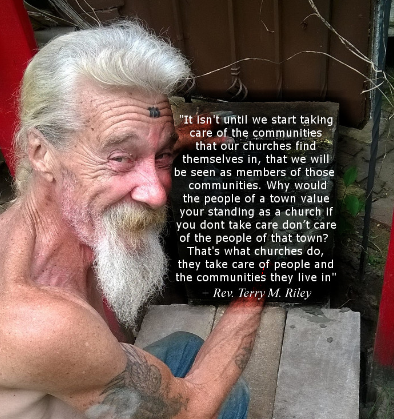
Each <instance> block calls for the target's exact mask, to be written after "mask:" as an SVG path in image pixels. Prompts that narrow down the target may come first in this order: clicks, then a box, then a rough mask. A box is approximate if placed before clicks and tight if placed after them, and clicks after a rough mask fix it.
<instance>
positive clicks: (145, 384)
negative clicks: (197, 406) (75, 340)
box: [85, 345, 188, 419]
mask: <svg viewBox="0 0 394 419" xmlns="http://www.w3.org/2000/svg"><path fill="white" fill-rule="evenodd" d="M122 347H123V350H124V351H125V352H126V355H127V363H126V368H125V369H124V371H123V372H122V373H120V374H119V375H118V376H116V377H114V378H113V379H112V380H111V381H110V382H109V383H108V385H107V386H106V388H105V389H104V391H103V392H102V395H103V396H104V399H103V401H102V402H101V403H100V404H98V405H95V406H92V407H91V408H89V409H88V410H87V411H86V412H85V414H86V416H87V417H88V418H89V419H131V418H138V419H153V418H155V419H156V418H157V419H170V418H172V417H174V416H175V415H177V414H178V413H179V412H180V410H181V409H182V408H184V409H186V406H187V402H188V400H187V399H185V398H184V397H183V396H182V395H181V394H178V395H177V396H175V397H169V395H168V389H166V388H165V386H162V377H161V373H160V370H159V369H158V368H157V367H156V366H155V365H150V364H149V363H148V361H147V359H146V358H145V356H144V354H143V353H142V352H141V351H138V350H135V349H134V348H133V347H131V346H130V345H122Z"/></svg>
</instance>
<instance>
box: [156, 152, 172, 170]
mask: <svg viewBox="0 0 394 419" xmlns="http://www.w3.org/2000/svg"><path fill="white" fill-rule="evenodd" d="M173 161H174V154H173V153H170V152H168V153H161V154H159V155H158V156H156V164H157V165H158V166H159V167H168V166H171V165H172V162H173Z"/></svg>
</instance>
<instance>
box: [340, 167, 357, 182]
mask: <svg viewBox="0 0 394 419" xmlns="http://www.w3.org/2000/svg"><path fill="white" fill-rule="evenodd" d="M357 174H358V169H357V167H356V166H351V167H349V169H347V170H346V172H345V173H344V175H343V183H344V184H345V186H346V187H348V186H349V185H351V184H352V183H354V182H355V181H356V179H357Z"/></svg>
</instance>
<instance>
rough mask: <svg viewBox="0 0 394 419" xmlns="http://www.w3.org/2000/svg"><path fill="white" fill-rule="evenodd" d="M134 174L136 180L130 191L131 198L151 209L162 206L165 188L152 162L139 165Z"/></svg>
mask: <svg viewBox="0 0 394 419" xmlns="http://www.w3.org/2000/svg"><path fill="white" fill-rule="evenodd" d="M136 175H137V176H138V180H137V184H136V185H135V186H134V188H133V189H132V191H131V198H132V199H133V200H134V201H137V202H140V203H143V204H146V205H148V206H149V207H151V208H153V209H157V208H160V207H162V206H164V205H165V204H166V203H167V190H166V188H165V185H164V184H163V182H162V180H161V179H160V177H159V176H158V173H157V171H156V167H155V165H154V163H153V164H146V165H144V166H143V167H140V168H139V170H138V174H136Z"/></svg>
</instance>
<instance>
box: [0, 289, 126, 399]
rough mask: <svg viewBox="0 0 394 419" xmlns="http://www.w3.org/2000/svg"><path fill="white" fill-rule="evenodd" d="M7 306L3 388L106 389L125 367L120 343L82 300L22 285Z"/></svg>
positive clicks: (7, 296)
mask: <svg viewBox="0 0 394 419" xmlns="http://www.w3.org/2000/svg"><path fill="white" fill-rule="evenodd" d="M1 300H2V301H1V305H0V319H1V320H0V353H2V355H3V356H1V357H0V359H1V360H0V369H1V371H2V373H3V374H2V378H1V380H2V381H1V382H0V385H2V386H4V387H16V388H26V389H34V390H39V391H44V392H47V393H50V394H55V393H57V392H59V393H64V392H66V391H67V388H70V389H71V388H72V391H78V390H82V389H84V388H89V387H91V386H97V385H102V384H105V383H106V382H107V381H108V379H109V378H110V377H113V376H114V375H116V374H117V373H119V371H121V370H122V368H123V367H124V363H125V357H124V352H123V350H122V348H121V346H120V345H119V344H118V342H117V340H116V338H115V337H114V336H113V335H112V333H111V332H110V330H109V328H108V326H107V325H106V323H105V321H104V320H103V319H102V318H101V317H100V315H99V314H98V313H97V312H95V310H94V309H93V308H91V307H90V306H89V305H88V304H87V303H85V302H84V301H83V300H82V299H80V298H79V297H77V296H74V295H72V294H71V293H68V292H65V291H62V290H58V289H52V288H51V287H45V288H43V287H34V286H22V285H19V286H17V289H16V290H13V291H12V292H5V293H4V294H3V295H2V297H1ZM76 378H78V380H79V383H78V382H75V379H76Z"/></svg>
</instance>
